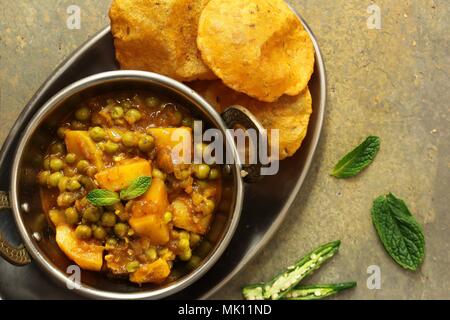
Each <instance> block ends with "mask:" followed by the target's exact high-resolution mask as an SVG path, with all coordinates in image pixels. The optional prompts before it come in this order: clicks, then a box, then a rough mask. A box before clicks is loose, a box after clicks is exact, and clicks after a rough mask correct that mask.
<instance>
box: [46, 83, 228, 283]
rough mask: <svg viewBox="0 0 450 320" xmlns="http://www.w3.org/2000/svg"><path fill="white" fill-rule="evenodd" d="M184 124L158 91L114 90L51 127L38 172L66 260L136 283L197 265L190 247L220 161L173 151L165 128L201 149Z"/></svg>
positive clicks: (181, 111) (216, 194)
mask: <svg viewBox="0 0 450 320" xmlns="http://www.w3.org/2000/svg"><path fill="white" fill-rule="evenodd" d="M193 121H194V119H193V117H192V116H191V114H190V113H189V112H188V111H187V110H186V109H185V108H183V107H182V106H180V105H179V104H177V103H173V102H171V101H170V100H169V99H167V98H164V97H157V96H154V95H152V94H149V93H145V92H132V93H130V92H121V93H116V94H114V95H103V96H98V97H94V98H90V99H88V100H86V101H84V102H83V103H81V104H80V105H79V106H78V107H77V108H76V111H75V112H74V114H73V115H71V116H70V117H69V118H68V119H67V121H66V123H63V124H62V125H61V126H60V127H59V128H58V130H57V139H56V140H55V141H54V142H52V143H51V145H50V146H49V148H48V151H47V153H46V155H45V158H44V162H43V168H42V170H41V171H40V172H39V174H38V177H37V179H38V182H39V184H40V185H41V200H42V205H43V208H44V211H45V212H46V213H47V217H48V219H49V221H50V222H51V225H52V226H53V227H54V229H55V232H56V242H57V244H58V246H59V248H60V249H61V250H62V251H63V252H64V253H65V254H66V256H67V257H68V258H69V259H71V260H73V261H74V262H75V263H76V264H77V265H79V266H80V267H81V268H82V269H85V270H91V271H102V272H106V273H108V274H109V275H112V276H114V277H124V278H128V279H129V280H130V281H131V282H134V283H137V284H142V283H162V282H164V281H166V280H167V279H168V277H169V275H170V274H171V270H172V268H173V265H174V263H175V262H176V261H177V260H180V261H187V263H188V265H190V267H191V268H195V267H196V266H198V265H199V263H200V262H201V260H200V258H199V257H197V256H195V255H193V254H192V250H193V249H194V248H195V247H196V246H198V244H199V243H200V242H201V241H202V236H204V235H205V234H206V233H207V232H208V229H209V227H210V224H211V222H212V219H213V214H214V210H215V207H216V206H217V204H218V202H219V201H220V196H221V168H220V167H219V166H209V165H207V164H190V163H184V162H181V163H180V162H179V161H174V159H173V158H172V156H171V154H172V149H173V148H174V146H175V145H176V144H178V143H179V142H178V141H175V142H174V141H172V139H171V135H172V133H173V132H174V130H180V131H182V133H183V137H188V139H189V141H188V142H189V145H190V147H191V148H192V149H193V148H200V149H201V148H204V147H205V146H204V145H199V146H194V145H193V141H192V125H193ZM55 136H56V135H55ZM184 143H185V142H184ZM96 195H97V198H95V196H96ZM99 195H100V198H98V196H99ZM101 196H103V198H101ZM96 201H97V202H96Z"/></svg>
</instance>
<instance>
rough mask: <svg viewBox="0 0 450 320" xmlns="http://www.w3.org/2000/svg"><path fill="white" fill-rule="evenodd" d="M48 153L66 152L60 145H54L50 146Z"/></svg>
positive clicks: (62, 145)
mask: <svg viewBox="0 0 450 320" xmlns="http://www.w3.org/2000/svg"><path fill="white" fill-rule="evenodd" d="M50 151H51V153H53V154H63V153H64V152H66V147H65V146H64V144H62V143H54V144H52V146H51V148H50Z"/></svg>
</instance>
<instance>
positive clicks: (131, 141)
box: [122, 132, 138, 148]
mask: <svg viewBox="0 0 450 320" xmlns="http://www.w3.org/2000/svg"><path fill="white" fill-rule="evenodd" d="M122 143H123V145H124V146H125V147H129V148H131V147H135V146H136V145H137V144H138V141H137V137H136V135H135V134H134V133H133V132H126V133H125V134H124V135H123V136H122Z"/></svg>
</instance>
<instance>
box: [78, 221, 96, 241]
mask: <svg viewBox="0 0 450 320" xmlns="http://www.w3.org/2000/svg"><path fill="white" fill-rule="evenodd" d="M75 235H76V236H77V237H78V238H79V239H82V240H86V239H89V238H90V237H92V229H91V228H90V227H89V226H86V225H84V224H81V225H79V226H78V227H77V228H76V229H75Z"/></svg>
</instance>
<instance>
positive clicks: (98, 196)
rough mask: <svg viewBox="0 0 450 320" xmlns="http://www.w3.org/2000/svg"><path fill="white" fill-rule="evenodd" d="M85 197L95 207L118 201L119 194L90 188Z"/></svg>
mask: <svg viewBox="0 0 450 320" xmlns="http://www.w3.org/2000/svg"><path fill="white" fill-rule="evenodd" d="M87 199H88V200H89V202H90V203H92V204H93V205H94V206H97V207H104V206H112V205H113V204H116V203H117V202H119V201H120V198H119V195H118V194H117V193H116V192H113V191H109V190H104V189H95V190H92V191H91V192H89V194H88V195H87Z"/></svg>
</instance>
